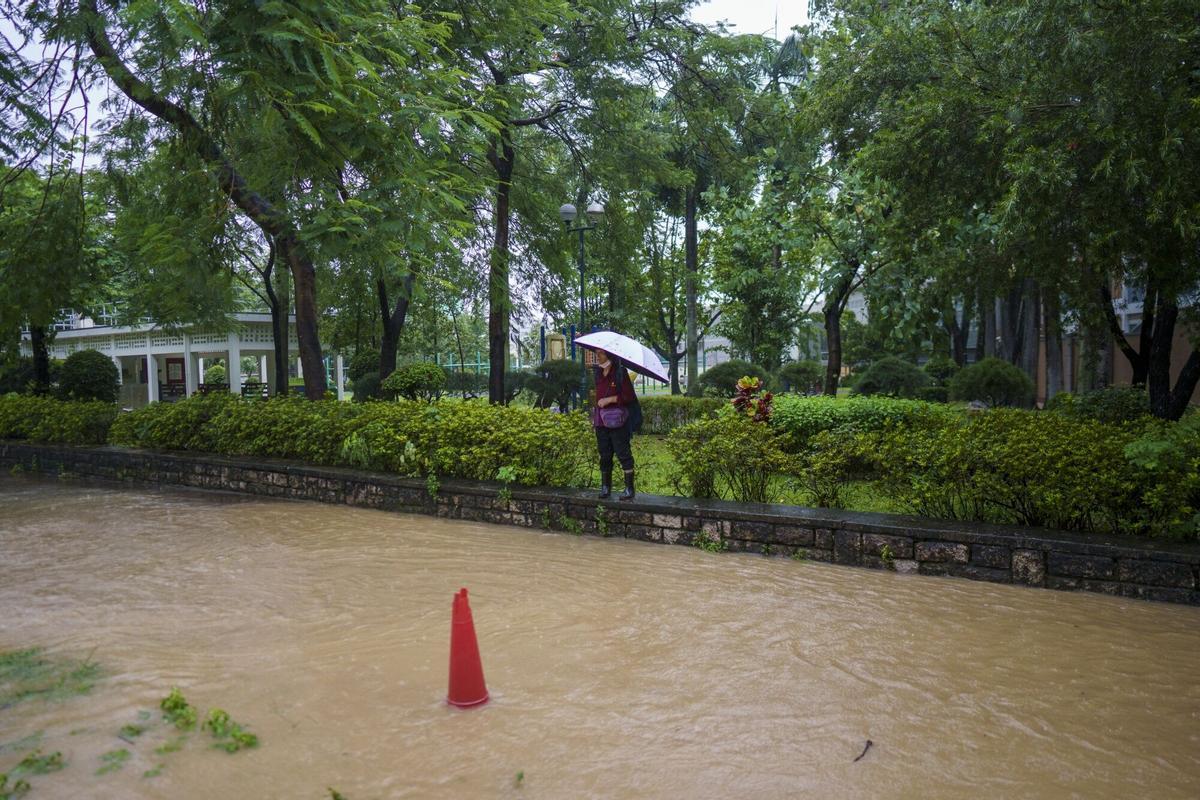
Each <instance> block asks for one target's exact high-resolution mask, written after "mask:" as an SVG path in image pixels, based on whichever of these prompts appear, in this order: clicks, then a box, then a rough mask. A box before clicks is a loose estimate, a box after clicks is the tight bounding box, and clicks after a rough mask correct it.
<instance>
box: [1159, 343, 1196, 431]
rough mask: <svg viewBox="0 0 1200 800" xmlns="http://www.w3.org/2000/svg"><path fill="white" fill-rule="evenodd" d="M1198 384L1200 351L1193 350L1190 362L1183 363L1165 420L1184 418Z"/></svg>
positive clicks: (1167, 406) (1167, 407) (1168, 404)
mask: <svg viewBox="0 0 1200 800" xmlns="http://www.w3.org/2000/svg"><path fill="white" fill-rule="evenodd" d="M1198 383H1200V350H1193V351H1192V352H1191V354H1190V355H1189V356H1188V360H1187V361H1185V362H1184V363H1183V369H1182V370H1180V372H1179V377H1178V378H1176V379H1175V389H1174V390H1173V391H1172V392H1171V399H1170V402H1169V403H1167V405H1166V416H1165V417H1164V419H1169V420H1178V419H1180V418H1181V417H1183V414H1184V412H1185V411H1187V409H1188V404H1189V403H1190V402H1191V400H1192V394H1193V393H1195V391H1196V385H1197V384H1198Z"/></svg>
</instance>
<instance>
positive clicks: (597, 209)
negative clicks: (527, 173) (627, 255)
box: [558, 203, 604, 404]
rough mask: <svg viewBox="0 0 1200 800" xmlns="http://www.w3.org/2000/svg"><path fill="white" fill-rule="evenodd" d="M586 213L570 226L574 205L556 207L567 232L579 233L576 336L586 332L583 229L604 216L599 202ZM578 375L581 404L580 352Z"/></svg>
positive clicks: (583, 377)
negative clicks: (585, 219)
mask: <svg viewBox="0 0 1200 800" xmlns="http://www.w3.org/2000/svg"><path fill="white" fill-rule="evenodd" d="M586 213H587V218H588V220H589V222H587V223H583V222H580V224H579V225H576V226H575V227H571V223H572V222H574V221H575V218H576V217H578V216H579V212H578V211H577V210H576V208H575V206H573V205H572V204H570V203H564V204H563V205H562V206H561V207H560V208H559V209H558V215H559V216H560V217H562V221H563V224H564V225H566V226H567V232H568V233H578V234H579V259H578V260H579V333H578V334H577V335H578V336H582V335H583V334H585V333H586V332H587V329H586V328H584V326H583V325H584V299H585V291H586V290H585V288H584V286H585V284H584V282H583V273H584V248H583V234H584V232H585V231H590V230H593V229H595V227H596V225H597V224H598V223H599V222H600V220H602V219H603V218H604V206H603V205H601V204H600V203H591V204H590V205H588V207H587V212H586ZM579 375H580V378H581V380H580V384H579V392H580V401H581V404H582V397H583V387H585V386H587V366H586V361H585V360H584V358H583V354H582V353H581V354H580V356H579Z"/></svg>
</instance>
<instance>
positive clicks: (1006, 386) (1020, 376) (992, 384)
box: [950, 358, 1034, 408]
mask: <svg viewBox="0 0 1200 800" xmlns="http://www.w3.org/2000/svg"><path fill="white" fill-rule="evenodd" d="M1033 393H1034V386H1033V379H1032V378H1030V377H1029V376H1028V375H1026V374H1025V373H1024V372H1023V371H1021V369H1020V368H1019V367H1015V366H1013V365H1012V364H1009V363H1008V362H1007V361H1002V360H1001V359H999V358H985V359H983V360H982V361H980V362H978V363H975V364H972V365H971V366H969V367H964V368H963V369H961V370H959V372H958V373H957V374H956V375H955V376H954V377H953V378H951V379H950V399H951V400H977V401H979V402H982V403H987V404H988V405H989V406H992V407H995V406H1017V407H1021V408H1028V407H1029V406H1031V405H1033Z"/></svg>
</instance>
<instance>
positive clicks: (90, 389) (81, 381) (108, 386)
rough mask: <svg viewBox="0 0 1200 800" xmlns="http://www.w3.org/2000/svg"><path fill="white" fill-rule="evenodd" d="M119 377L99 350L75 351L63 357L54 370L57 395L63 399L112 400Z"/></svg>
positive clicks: (114, 397) (115, 394)
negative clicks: (61, 362)
mask: <svg viewBox="0 0 1200 800" xmlns="http://www.w3.org/2000/svg"><path fill="white" fill-rule="evenodd" d="M120 380H121V376H120V373H119V372H118V371H117V365H116V364H114V363H113V360H112V359H111V358H109V357H108V356H106V355H104V354H103V353H101V352H100V351H99V350H79V351H77V352H74V353H72V354H71V355H69V356H67V360H66V361H64V362H63V365H62V368H61V369H60V370H59V372H58V396H59V398H60V399H63V400H101V401H103V402H105V403H115V402H116V400H117V392H118V391H120V386H121V383H120Z"/></svg>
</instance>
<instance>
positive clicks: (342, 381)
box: [335, 353, 346, 400]
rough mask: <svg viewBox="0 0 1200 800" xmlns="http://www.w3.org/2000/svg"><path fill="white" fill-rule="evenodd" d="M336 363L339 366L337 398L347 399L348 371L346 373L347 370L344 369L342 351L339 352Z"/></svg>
mask: <svg viewBox="0 0 1200 800" xmlns="http://www.w3.org/2000/svg"><path fill="white" fill-rule="evenodd" d="M335 363H336V366H337V399H338V400H345V399H346V373H345V370H344V369H343V364H342V354H341V353H338V354H337V359H336V361H335Z"/></svg>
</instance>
